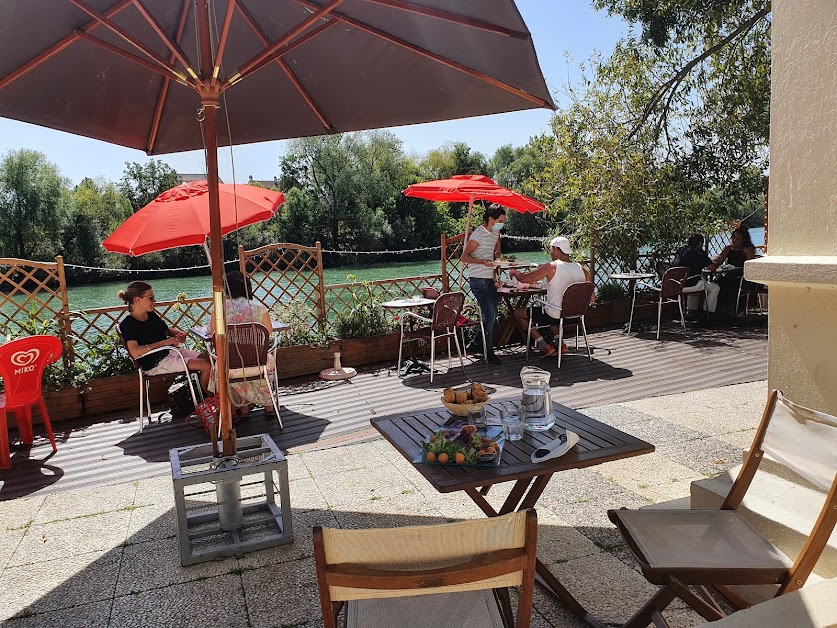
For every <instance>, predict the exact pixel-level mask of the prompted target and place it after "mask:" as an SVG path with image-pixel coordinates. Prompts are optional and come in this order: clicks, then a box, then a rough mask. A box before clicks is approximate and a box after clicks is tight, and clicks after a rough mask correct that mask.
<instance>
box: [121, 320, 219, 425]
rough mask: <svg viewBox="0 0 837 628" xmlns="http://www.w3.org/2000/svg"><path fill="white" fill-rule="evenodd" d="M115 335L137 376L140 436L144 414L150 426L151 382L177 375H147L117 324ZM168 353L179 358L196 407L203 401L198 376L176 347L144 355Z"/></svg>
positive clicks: (163, 348) (159, 349)
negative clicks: (196, 392)
mask: <svg viewBox="0 0 837 628" xmlns="http://www.w3.org/2000/svg"><path fill="white" fill-rule="evenodd" d="M116 333H117V335H118V336H119V340H120V341H121V342H122V346H123V347H125V351H127V352H128V357H129V358H131V362H133V363H134V368H136V369H137V375H138V376H139V425H140V429H139V431H140V434H142V429H143V423H144V422H145V418H146V413H147V416H148V424H149V425H151V395H150V393H149V390H150V388H151V382H152V381H154V380H159V379H166V378H170V377H172V375H177V373H163V374H161V375H148V374H147V373H146V372H145V371H144V370H143V369H142V366H140V363H139V360H137V359H135V358H134V356H132V355H131V352H130V351H128V343H127V342H125V338H123V337H122V330H121V329H120V328H119V323H117V324H116ZM169 351H175V352H176V353H177V355H178V356H180V361H181V362H182V363H183V375H185V376H186V383H187V384H188V385H189V392H190V393H191V395H192V403H194V404H195V406H197V405H198V399H200V400H201V401H203V391H202V390H201V387H200V380H197V377H198V374H197V373H193V372H191V371H190V370H189V366H188V365H187V364H186V359H185V358H184V357H183V355H182V354H181V353H180V351H178V350H177V348H176V347H158V348H157V349H152V350H151V351H149V352H148V353H146V354H145V355H143V357H145V356H146V355H153V354H155V353H168V352H169ZM193 377H194V378H195V379H196V381H197V383H198V394H197V395H196V394H195V386H194V382H193V381H192V378H193Z"/></svg>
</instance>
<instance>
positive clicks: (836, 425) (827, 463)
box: [721, 390, 837, 594]
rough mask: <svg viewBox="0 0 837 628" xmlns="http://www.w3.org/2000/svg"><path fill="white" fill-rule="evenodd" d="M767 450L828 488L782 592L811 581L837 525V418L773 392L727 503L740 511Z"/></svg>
mask: <svg viewBox="0 0 837 628" xmlns="http://www.w3.org/2000/svg"><path fill="white" fill-rule="evenodd" d="M764 454H768V455H770V456H771V458H773V459H775V460H776V461H777V462H778V463H779V464H781V465H783V466H785V467H786V468H788V469H790V470H791V471H793V472H794V473H796V474H797V475H799V476H801V477H802V478H804V479H805V480H807V481H808V482H811V483H812V484H814V485H815V486H817V487H819V488H820V489H822V490H824V491H826V492H827V497H826V499H825V503H824V505H823V507H822V510H821V511H820V515H819V518H818V519H817V522H816V524H815V525H814V527H813V529H812V530H811V534H810V535H809V537H808V541H807V542H806V543H805V545H804V547H803V548H802V551H801V552H800V554H799V556H798V557H797V558H796V561H795V562H794V565H793V567H792V568H791V570H790V574H789V576H788V578H787V579H786V580H785V582H783V583H782V584H781V586H780V588H779V593H780V594H781V593H785V592H787V591H793V590H795V589H798V588H799V587H801V586H802V584H804V583H805V580H806V579H807V578H808V575H810V573H811V570H812V569H813V568H814V565H815V564H816V562H817V559H818V558H819V556H820V554H821V553H822V550H823V548H824V547H825V544H826V542H827V541H828V538H829V536H831V532H832V531H833V530H834V526H835V524H837V417H833V416H831V415H829V414H826V413H824V412H818V411H816V410H811V409H810V408H806V407H804V406H800V405H797V404H795V403H793V402H792V401H789V400H787V399H785V397H784V396H783V395H782V393H781V392H779V391H777V390H773V391H771V393H770V397H769V399H768V402H767V406H766V407H765V409H764V415H763V416H762V420H761V423H760V424H759V427H758V429H757V430H756V435H755V438H754V440H753V444H752V446H751V447H750V450H749V452H748V453H747V457H746V459H745V461H744V465H743V466H742V467H741V472H740V473H739V474H738V477H737V478H736V480H735V482H734V483H733V485H732V488H731V489H730V491H729V494H728V495H727V497H726V499H725V500H724V502H723V504H722V505H721V508H723V509H728V510H734V509H737V508H738V507H739V506H740V505H741V501H742V500H743V499H744V495H745V493H746V492H747V489H748V488H749V487H750V484H751V482H752V480H753V477H754V476H755V473H756V470H757V469H758V466H759V463H760V462H761V460H762V459H763V458H764Z"/></svg>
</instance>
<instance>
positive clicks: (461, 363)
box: [448, 327, 465, 375]
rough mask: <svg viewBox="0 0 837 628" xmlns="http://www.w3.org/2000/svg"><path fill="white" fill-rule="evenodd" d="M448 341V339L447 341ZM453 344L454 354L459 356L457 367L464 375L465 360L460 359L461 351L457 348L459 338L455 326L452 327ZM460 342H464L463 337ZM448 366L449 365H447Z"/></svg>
mask: <svg viewBox="0 0 837 628" xmlns="http://www.w3.org/2000/svg"><path fill="white" fill-rule="evenodd" d="M448 342H450V341H448ZM453 344H455V345H456V355H458V356H459V368H461V369H462V374H463V375H465V362H463V361H462V352H461V351H460V350H459V338H458V337H457V335H456V328H455V327H454V329H453ZM462 344H463V345H464V344H465V339H464V338H463V339H462ZM448 368H450V367H448Z"/></svg>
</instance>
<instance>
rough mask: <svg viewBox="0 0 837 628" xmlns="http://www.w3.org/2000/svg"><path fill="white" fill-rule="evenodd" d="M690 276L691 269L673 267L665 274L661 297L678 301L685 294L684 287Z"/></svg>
mask: <svg viewBox="0 0 837 628" xmlns="http://www.w3.org/2000/svg"><path fill="white" fill-rule="evenodd" d="M688 276H689V269H688V268H686V267H685V266H672V267H671V268H669V269H668V270H667V271H666V272H665V273H663V283H662V286H661V288H662V291H661V293H660V297H661V298H662V299H663V300H665V299H676V298H677V297H679V296H680V295H681V294H683V285H684V283H685V281H686V278H687V277H688Z"/></svg>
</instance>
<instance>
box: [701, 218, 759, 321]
mask: <svg viewBox="0 0 837 628" xmlns="http://www.w3.org/2000/svg"><path fill="white" fill-rule="evenodd" d="M755 258H756V247H755V246H754V245H753V240H752V239H751V238H750V230H749V229H748V228H747V227H745V226H744V225H741V226H740V227H738V228H737V229H736V230H735V231H733V232H732V238H731V241H730V243H729V244H727V245H726V246H725V247H724V250H723V251H721V253H720V255H718V257H716V258H715V260H714V261H713V262H712V263H711V264H710V265H709V270H717V268H718V267H719V266H721V265H723V264H729V265H731V266H735V267H736V268H740V269H741V270H737V271H735V272H728V273H724V274H722V275H721V276H720V277H718V278H717V279H716V280H715V281H716V282H717V283H718V285H719V286H720V289H721V290H720V295H719V296H718V305H719V308H720V310H721V311H723V312H725V313H734V312H735V307H736V301H737V299H738V289H739V287H740V286H741V282H742V281H743V280H744V277H743V274H744V262H746V261H747V260H750V259H755Z"/></svg>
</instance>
